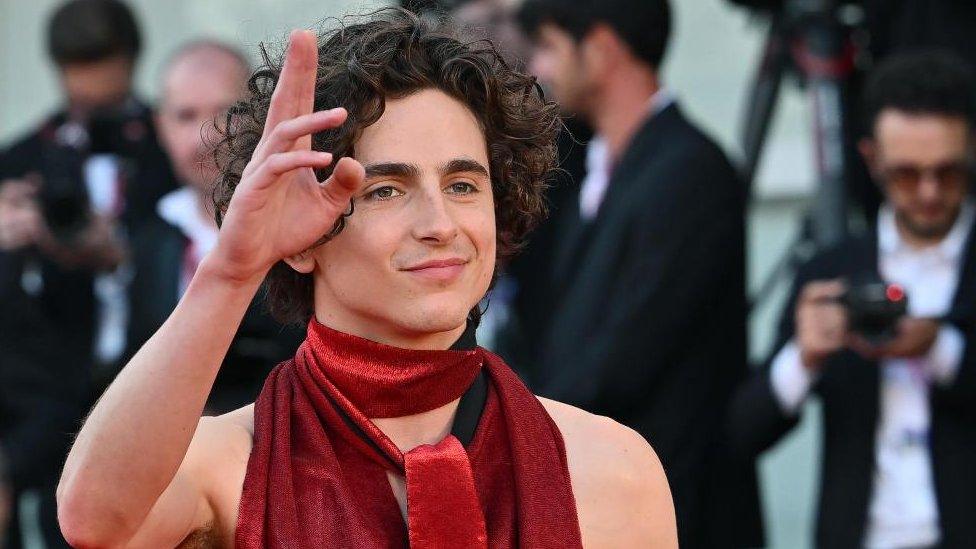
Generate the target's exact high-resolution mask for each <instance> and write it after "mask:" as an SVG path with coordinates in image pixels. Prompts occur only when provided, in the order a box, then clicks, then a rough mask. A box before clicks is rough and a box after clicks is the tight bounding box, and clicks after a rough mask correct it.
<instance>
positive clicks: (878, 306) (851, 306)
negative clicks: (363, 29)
mask: <svg viewBox="0 0 976 549" xmlns="http://www.w3.org/2000/svg"><path fill="white" fill-rule="evenodd" d="M840 302H841V303H842V304H843V305H844V308H845V309H847V322H848V330H849V331H851V332H853V333H856V334H858V335H860V336H861V337H863V338H864V339H865V340H867V341H868V342H869V343H871V344H872V345H880V344H884V343H886V342H888V341H891V340H892V339H894V338H895V336H896V335H897V329H898V321H899V320H900V319H901V318H902V317H903V316H905V315H906V314H907V313H908V296H907V295H906V294H905V290H904V289H903V288H902V287H901V286H899V285H898V284H889V283H887V282H885V281H883V280H881V279H880V278H878V277H866V278H863V279H860V280H856V281H852V282H850V284H849V286H848V288H847V291H846V292H845V293H844V295H842V296H841V298H840Z"/></svg>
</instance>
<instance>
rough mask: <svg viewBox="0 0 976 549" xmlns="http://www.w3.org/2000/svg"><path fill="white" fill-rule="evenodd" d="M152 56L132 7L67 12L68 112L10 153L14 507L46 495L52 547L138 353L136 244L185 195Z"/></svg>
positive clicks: (4, 240) (2, 194)
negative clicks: (92, 434) (162, 121)
mask: <svg viewBox="0 0 976 549" xmlns="http://www.w3.org/2000/svg"><path fill="white" fill-rule="evenodd" d="M140 45H141V38H140V34H139V29H138V26H137V24H136V20H135V18H134V16H133V14H132V12H131V11H130V10H129V8H128V7H127V6H126V5H125V4H123V3H122V2H120V1H119V0H70V1H68V2H66V3H64V4H62V5H61V6H60V7H59V8H58V9H56V10H55V12H54V13H53V14H52V16H51V18H50V19H49V22H48V27H47V47H48V51H49V54H50V57H51V60H52V61H53V64H54V65H55V68H56V71H57V75H58V81H59V83H60V86H61V91H62V95H63V108H62V109H61V110H60V111H59V112H57V113H55V114H53V115H52V116H50V117H49V118H48V119H47V120H46V121H44V122H43V123H42V124H41V125H40V126H39V127H38V128H37V129H36V130H34V131H32V132H31V133H30V134H29V135H27V136H25V137H24V138H22V139H20V140H18V141H16V142H15V143H13V144H12V145H11V146H10V147H9V148H8V149H7V150H5V151H2V152H0V297H2V300H3V301H2V302H3V315H4V317H5V318H4V321H3V324H2V326H0V349H2V352H0V386H2V387H3V388H4V390H3V391H0V448H2V450H0V452H3V454H4V456H5V458H6V459H5V461H6V462H7V464H8V466H7V469H8V471H7V475H8V477H9V479H10V480H9V482H8V484H9V485H10V486H13V488H14V493H13V501H14V502H16V500H17V498H18V497H19V494H20V493H21V492H22V491H23V490H26V489H30V488H38V489H40V491H41V492H40V493H41V507H40V509H41V510H40V513H41V527H42V530H43V531H44V534H45V537H46V538H47V542H48V545H49V546H50V547H54V546H64V542H63V541H62V540H61V538H60V533H59V531H58V528H57V524H56V519H55V515H54V504H53V499H54V489H53V487H54V484H55V483H56V481H57V477H58V473H59V470H60V466H61V464H62V462H63V459H64V456H65V454H66V453H67V447H68V443H69V440H70V436H69V433H72V432H74V431H75V430H77V426H78V423H79V421H80V419H81V417H82V415H83V414H84V411H85V410H86V409H87V408H88V407H89V405H90V402H91V400H92V398H93V396H94V394H93V393H94V390H93V389H94V383H93V375H94V374H93V372H95V371H99V372H103V373H107V372H114V371H116V370H117V365H116V364H117V362H118V360H119V359H120V358H122V354H123V352H124V350H125V334H126V323H127V315H128V305H127V301H128V296H127V286H128V283H129V279H130V278H131V268H130V265H129V261H128V256H129V253H128V250H127V245H126V240H127V235H129V234H131V233H132V232H133V230H135V229H136V228H137V227H138V226H139V225H140V224H141V222H142V221H143V220H146V219H149V218H151V216H152V215H153V212H154V208H155V204H156V202H157V201H158V200H159V198H160V197H161V196H162V195H164V194H165V193H166V192H168V191H169V190H171V189H172V188H173V187H174V177H173V176H172V171H171V169H170V166H169V161H168V159H167V158H166V156H165V154H164V153H163V151H162V149H161V148H160V146H159V144H158V142H157V140H156V136H155V130H154V128H153V117H152V112H151V111H150V109H149V108H148V107H147V106H146V105H145V104H143V103H142V102H140V101H139V100H138V99H136V98H135V96H134V94H133V89H132V84H133V72H134V70H135V66H136V60H137V58H138V54H139V50H140ZM25 334H26V336H25ZM103 375H104V374H103ZM28 378H29V379H28ZM41 396H44V397H45V399H46V402H47V403H46V404H43V405H41V404H37V403H33V400H35V397H37V398H40V397H41ZM27 403H31V404H30V405H28V404H27ZM31 433H34V434H31ZM20 435H26V436H20ZM0 490H2V488H0ZM14 510H16V505H14ZM20 522H21V521H20V519H18V518H17V517H13V518H12V519H11V521H10V524H11V527H13V526H15V525H16V524H18V523H20ZM12 537H13V538H16V537H17V536H16V534H12ZM10 544H12V546H13V547H18V546H19V545H18V542H17V541H16V540H15V539H12V540H11V541H10Z"/></svg>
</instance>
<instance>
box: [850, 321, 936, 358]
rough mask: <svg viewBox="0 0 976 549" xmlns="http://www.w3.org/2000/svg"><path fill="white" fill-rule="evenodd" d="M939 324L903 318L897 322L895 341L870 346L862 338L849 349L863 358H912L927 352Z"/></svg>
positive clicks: (932, 342)
mask: <svg viewBox="0 0 976 549" xmlns="http://www.w3.org/2000/svg"><path fill="white" fill-rule="evenodd" d="M940 327H941V324H940V323H939V321H938V320H935V319H932V318H911V317H904V318H902V319H901V320H899V321H898V327H897V332H896V333H897V335H896V336H895V339H893V340H891V341H889V342H887V343H885V344H882V345H871V344H870V343H868V342H867V341H865V340H864V339H863V338H857V339H854V340H853V341H851V348H852V349H854V350H855V351H857V352H858V353H859V354H861V355H862V356H864V357H865V358H868V359H871V360H880V359H882V358H914V357H918V356H922V355H924V354H926V353H928V352H929V350H930V349H931V348H932V345H933V344H934V343H935V338H936V337H938V335H939V328H940Z"/></svg>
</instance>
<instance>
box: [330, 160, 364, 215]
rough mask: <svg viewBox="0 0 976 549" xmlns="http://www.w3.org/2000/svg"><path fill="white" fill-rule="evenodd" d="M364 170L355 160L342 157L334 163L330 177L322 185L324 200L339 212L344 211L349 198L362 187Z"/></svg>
mask: <svg viewBox="0 0 976 549" xmlns="http://www.w3.org/2000/svg"><path fill="white" fill-rule="evenodd" d="M365 179H366V170H365V169H364V168H363V165H362V164H360V163H359V162H358V161H357V160H355V159H353V158H350V157H348V156H344V157H342V158H340V159H339V162H337V163H336V166H335V169H334V170H332V175H330V176H329V178H328V179H326V180H325V182H324V183H322V185H321V187H322V193H323V195H324V196H325V198H326V200H328V201H329V202H330V203H332V204H333V205H335V206H336V207H337V208H338V209H339V210H340V211H345V209H346V207H347V206H348V204H349V198H350V197H351V196H352V195H353V194H355V193H356V191H358V190H359V189H360V187H362V186H363V181H364V180H365Z"/></svg>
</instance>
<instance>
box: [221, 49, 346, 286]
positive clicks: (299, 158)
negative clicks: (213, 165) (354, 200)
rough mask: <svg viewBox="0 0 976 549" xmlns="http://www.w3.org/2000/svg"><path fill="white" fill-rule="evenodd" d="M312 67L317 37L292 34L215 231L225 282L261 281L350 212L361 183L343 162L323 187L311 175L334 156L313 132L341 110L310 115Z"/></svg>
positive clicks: (338, 117) (342, 116) (334, 122)
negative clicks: (260, 125)
mask: <svg viewBox="0 0 976 549" xmlns="http://www.w3.org/2000/svg"><path fill="white" fill-rule="evenodd" d="M317 69H318V49H317V44H316V39H315V36H314V35H313V34H312V33H311V32H309V31H294V32H292V33H291V36H290V37H289V41H288V52H287V54H286V57H285V63H284V66H283V67H282V69H281V75H280V77H279V78H278V82H277V85H276V86H275V90H274V93H273V94H272V97H271V104H270V106H269V108H268V115H267V118H266V121H265V125H264V132H263V134H262V136H261V140H260V141H259V142H258V145H257V147H256V148H255V150H254V154H253V155H252V157H251V160H250V162H248V164H247V166H246V167H245V168H244V171H243V173H242V177H241V181H240V183H239V184H238V186H237V188H236V189H235V191H234V196H233V198H232V199H231V201H230V205H229V206H228V209H227V212H226V214H225V216H224V221H223V225H222V227H221V230H220V237H219V239H218V243H217V247H216V248H215V249H214V255H213V257H214V260H215V261H216V262H217V264H218V265H219V269H220V271H221V272H222V273H223V274H224V275H225V276H227V277H229V278H232V279H234V280H239V281H250V280H254V279H255V278H260V277H263V276H264V274H265V273H266V272H267V270H268V269H270V268H271V266H272V265H274V264H275V263H276V262H277V261H279V260H281V259H283V258H285V257H289V256H292V255H295V254H298V253H300V252H302V251H304V250H306V249H308V248H309V247H310V246H312V245H313V244H315V243H316V242H317V241H318V240H319V239H320V238H321V237H322V236H323V235H325V234H326V233H328V232H329V231H330V230H331V229H332V227H333V226H334V225H335V222H336V220H337V219H338V218H339V216H340V215H342V214H343V213H344V212H345V211H346V210H347V209H348V207H349V200H350V198H351V197H352V195H353V193H355V192H356V191H357V190H359V188H360V186H361V185H362V183H363V179H364V177H365V175H364V171H363V167H362V165H360V164H359V162H357V161H356V160H353V159H352V158H342V159H340V160H339V162H338V163H337V164H336V166H335V169H334V170H333V173H332V175H331V176H330V177H329V178H328V179H327V180H326V181H324V182H321V183H320V182H319V181H318V180H316V178H315V172H314V169H316V168H325V167H327V166H329V165H330V164H331V163H332V160H333V158H332V154H330V153H328V152H321V151H313V150H312V149H311V143H312V134H314V133H316V132H321V131H324V130H327V129H330V128H335V127H338V126H340V125H341V124H342V123H343V122H345V120H346V111H345V109H342V108H338V109H332V110H327V111H318V112H313V107H314V102H315V84H316V74H317Z"/></svg>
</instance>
